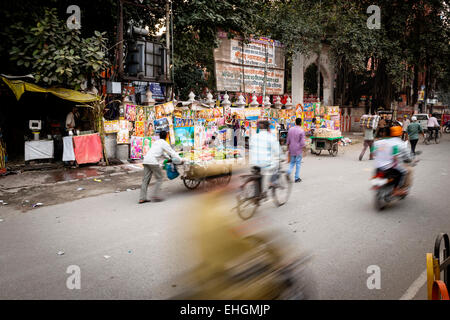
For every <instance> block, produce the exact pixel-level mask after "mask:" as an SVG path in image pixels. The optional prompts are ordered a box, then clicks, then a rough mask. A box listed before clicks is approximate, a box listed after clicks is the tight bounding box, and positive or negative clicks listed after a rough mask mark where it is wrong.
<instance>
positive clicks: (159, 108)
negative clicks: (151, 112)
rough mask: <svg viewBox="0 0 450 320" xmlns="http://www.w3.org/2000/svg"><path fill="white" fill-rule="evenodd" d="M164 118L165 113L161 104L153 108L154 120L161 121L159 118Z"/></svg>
mask: <svg viewBox="0 0 450 320" xmlns="http://www.w3.org/2000/svg"><path fill="white" fill-rule="evenodd" d="M165 116H166V112H165V110H164V106H163V105H161V104H160V105H157V106H155V118H156V119H161V118H164V117H165Z"/></svg>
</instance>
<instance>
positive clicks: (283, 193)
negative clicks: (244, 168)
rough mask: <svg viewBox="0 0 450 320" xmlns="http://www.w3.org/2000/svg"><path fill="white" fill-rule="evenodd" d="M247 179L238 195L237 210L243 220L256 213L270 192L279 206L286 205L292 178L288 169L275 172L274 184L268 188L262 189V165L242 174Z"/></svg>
mask: <svg viewBox="0 0 450 320" xmlns="http://www.w3.org/2000/svg"><path fill="white" fill-rule="evenodd" d="M240 177H241V178H243V179H245V181H244V183H243V184H242V185H241V187H240V190H239V191H240V192H239V194H238V196H237V206H236V210H237V213H238V215H239V217H240V218H241V219H243V220H247V219H250V218H251V217H253V216H254V214H255V213H256V211H257V209H258V207H259V206H260V205H261V203H262V202H263V201H265V200H267V199H268V198H269V195H268V192H270V196H271V197H272V199H273V202H274V203H275V205H276V206H277V207H280V206H282V205H284V204H285V203H286V202H287V201H288V199H289V196H290V194H291V190H292V180H291V179H290V178H289V176H288V175H287V173H286V171H284V170H278V171H277V172H275V174H274V179H273V180H272V185H271V186H269V188H268V190H262V189H263V186H262V185H263V184H262V182H263V181H262V179H263V175H262V174H261V168H260V167H252V173H251V174H247V175H241V176H240Z"/></svg>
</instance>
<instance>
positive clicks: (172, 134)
mask: <svg viewBox="0 0 450 320" xmlns="http://www.w3.org/2000/svg"><path fill="white" fill-rule="evenodd" d="M167 121H168V122H169V138H170V144H175V133H174V132H173V122H172V117H168V118H167Z"/></svg>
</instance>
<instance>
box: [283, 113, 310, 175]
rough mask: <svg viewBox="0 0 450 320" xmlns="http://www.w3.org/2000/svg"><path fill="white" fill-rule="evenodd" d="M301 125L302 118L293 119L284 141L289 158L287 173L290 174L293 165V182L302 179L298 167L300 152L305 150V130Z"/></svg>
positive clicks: (300, 162) (299, 165)
mask: <svg viewBox="0 0 450 320" xmlns="http://www.w3.org/2000/svg"><path fill="white" fill-rule="evenodd" d="M301 125H302V119H301V118H297V119H295V126H294V127H292V128H290V129H289V131H288V136H287V141H286V144H287V146H288V150H289V151H288V152H289V156H290V159H291V160H290V164H289V170H288V171H287V175H288V176H290V175H291V172H292V170H293V169H294V166H295V182H301V181H302V179H301V178H300V168H301V164H302V159H303V156H302V153H303V152H305V148H306V142H305V131H304V130H303V129H302V127H301ZM305 154H306V152H305Z"/></svg>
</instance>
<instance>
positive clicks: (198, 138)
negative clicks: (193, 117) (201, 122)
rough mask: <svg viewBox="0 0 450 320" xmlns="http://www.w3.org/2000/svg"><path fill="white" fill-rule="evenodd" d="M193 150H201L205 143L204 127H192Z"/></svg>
mask: <svg viewBox="0 0 450 320" xmlns="http://www.w3.org/2000/svg"><path fill="white" fill-rule="evenodd" d="M194 134H195V136H194V148H195V149H201V148H202V147H203V145H204V144H205V143H206V133H205V127H204V126H198V125H196V126H194Z"/></svg>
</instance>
